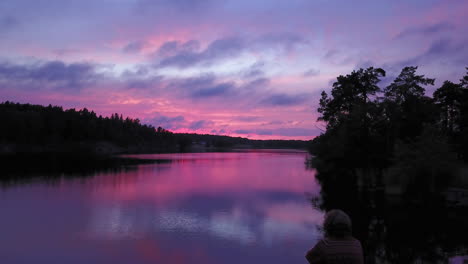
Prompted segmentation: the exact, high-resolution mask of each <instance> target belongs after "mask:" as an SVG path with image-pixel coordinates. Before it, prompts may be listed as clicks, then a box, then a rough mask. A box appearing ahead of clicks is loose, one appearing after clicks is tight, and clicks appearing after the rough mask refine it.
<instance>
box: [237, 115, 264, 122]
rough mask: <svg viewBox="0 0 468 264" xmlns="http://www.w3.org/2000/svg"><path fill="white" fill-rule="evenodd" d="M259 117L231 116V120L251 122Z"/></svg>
mask: <svg viewBox="0 0 468 264" xmlns="http://www.w3.org/2000/svg"><path fill="white" fill-rule="evenodd" d="M259 119H260V117H259V116H237V117H234V118H233V120H236V121H242V122H253V121H257V120H259Z"/></svg>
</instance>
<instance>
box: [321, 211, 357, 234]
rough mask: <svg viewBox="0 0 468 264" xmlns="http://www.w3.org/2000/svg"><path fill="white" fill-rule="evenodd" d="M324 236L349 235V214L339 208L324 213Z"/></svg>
mask: <svg viewBox="0 0 468 264" xmlns="http://www.w3.org/2000/svg"><path fill="white" fill-rule="evenodd" d="M323 227H324V229H325V236H327V237H330V236H331V237H346V236H350V235H351V231H352V229H351V219H350V218H349V216H348V215H347V214H346V213H345V212H343V211H341V210H339V209H334V210H331V211H329V212H327V214H326V215H325V220H324V221H323Z"/></svg>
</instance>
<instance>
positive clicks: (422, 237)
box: [313, 164, 468, 263]
mask: <svg viewBox="0 0 468 264" xmlns="http://www.w3.org/2000/svg"><path fill="white" fill-rule="evenodd" d="M357 174H358V173H356V172H354V171H352V170H346V169H342V168H340V167H339V166H336V167H335V168H332V167H331V165H330V164H329V165H327V167H324V168H323V169H322V168H317V174H316V178H317V180H318V181H319V183H320V184H321V186H322V190H321V193H320V196H319V197H317V198H316V199H315V200H313V203H314V204H315V205H316V206H317V207H319V208H320V209H322V210H331V209H333V208H340V209H343V210H344V211H346V212H347V213H349V215H350V216H351V218H352V219H353V233H354V235H355V236H356V237H357V238H358V239H360V240H361V242H362V243H363V246H364V251H365V255H366V258H367V262H366V263H415V262H418V261H423V262H429V263H435V262H437V261H447V260H448V258H449V257H450V256H453V255H455V254H458V255H459V254H467V253H468V252H466V247H467V246H468V241H467V240H466V234H467V233H468V225H467V224H466V223H468V212H467V210H466V209H464V208H454V207H448V206H447V205H446V203H445V201H444V199H443V197H442V196H441V195H440V194H438V193H434V192H430V191H429V190H427V191H426V192H424V191H421V188H424V187H421V186H420V188H419V189H414V188H412V187H410V186H408V188H406V189H405V190H404V194H403V195H402V196H398V197H392V196H390V195H386V194H385V191H386V190H385V186H383V185H380V186H379V185H376V186H366V187H362V186H358V184H357V182H358V180H357V179H358V178H359V176H358V175H357ZM416 184H417V183H416ZM414 191H417V192H418V199H414V197H415V196H414V195H413V194H412V192H414ZM421 193H422V194H423V195H424V197H421V196H420V195H421ZM463 250H465V252H463Z"/></svg>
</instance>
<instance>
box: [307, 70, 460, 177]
mask: <svg viewBox="0 0 468 264" xmlns="http://www.w3.org/2000/svg"><path fill="white" fill-rule="evenodd" d="M417 68H418V67H412V66H411V67H405V68H403V69H402V70H401V73H400V74H399V75H398V76H397V77H396V78H395V79H394V80H393V82H391V83H390V84H389V85H388V86H386V87H384V88H382V87H380V86H379V83H380V82H381V80H382V78H383V77H385V75H386V72H385V70H383V69H381V68H374V67H369V68H367V69H362V68H361V69H359V70H355V71H353V72H351V73H350V74H347V75H344V76H343V75H340V76H338V77H337V79H336V81H335V82H334V83H333V86H332V90H331V93H330V94H327V93H326V92H325V91H323V92H322V94H321V99H320V102H319V108H318V109H317V111H318V112H319V113H320V116H319V117H318V121H320V122H324V123H325V124H326V130H325V131H324V133H322V134H321V135H320V136H318V137H316V138H315V139H314V140H313V141H312V143H311V146H310V151H311V153H312V154H313V155H315V158H314V162H315V164H316V165H317V166H318V167H320V166H321V165H322V166H321V168H324V167H326V166H323V165H324V164H332V163H333V164H335V165H337V166H340V167H341V168H348V169H353V168H360V169H362V170H364V171H369V170H373V171H377V174H379V173H380V174H381V173H382V171H384V170H386V169H388V168H393V169H394V170H398V171H399V173H400V174H401V175H410V174H411V175H415V174H421V175H423V174H427V173H429V174H432V175H434V174H444V173H448V172H447V171H449V170H450V169H451V168H453V165H454V164H455V163H457V162H461V161H465V162H466V161H468V68H466V70H467V74H465V76H463V77H462V78H461V79H460V81H459V82H458V83H453V82H450V81H444V82H443V84H442V86H441V87H438V88H437V89H436V90H435V92H434V93H433V95H432V97H429V96H427V95H426V90H425V87H427V86H432V85H434V81H435V79H434V78H429V77H426V76H425V75H420V74H417V73H416V71H417Z"/></svg>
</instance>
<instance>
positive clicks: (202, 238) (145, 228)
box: [0, 151, 323, 264]
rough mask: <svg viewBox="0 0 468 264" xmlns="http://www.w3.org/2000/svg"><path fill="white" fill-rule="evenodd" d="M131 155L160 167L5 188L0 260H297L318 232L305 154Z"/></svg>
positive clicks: (0, 192)
mask: <svg viewBox="0 0 468 264" xmlns="http://www.w3.org/2000/svg"><path fill="white" fill-rule="evenodd" d="M133 157H141V158H145V159H147V158H151V159H160V160H164V161H165V162H161V163H158V164H144V165H134V166H128V167H124V168H121V169H113V170H104V171H103V170H101V171H96V172H93V173H92V174H91V175H78V176H80V177H77V175H73V177H67V175H62V176H63V177H60V178H58V179H55V180H44V179H43V178H40V177H39V178H38V179H37V180H32V181H28V182H26V183H22V184H10V185H4V186H3V187H2V189H0V210H1V216H0V261H1V263H166V264H171V263H206V264H208V263H305V259H304V254H305V252H306V251H307V250H308V249H309V248H310V247H312V246H313V245H314V244H315V243H316V241H317V240H318V239H319V238H320V237H321V236H322V234H321V231H320V225H321V222H322V220H323V213H322V212H321V211H319V210H317V209H314V208H313V207H312V206H311V203H310V201H309V200H308V197H310V196H311V195H312V196H314V195H318V194H319V193H320V185H319V184H318V183H317V182H316V181H315V179H314V171H313V170H307V169H306V166H305V164H304V163H305V160H306V157H307V154H306V153H305V152H300V151H244V152H229V153H186V154H155V155H137V156H135V155H134V156H133ZM25 166H27V165H25ZM38 176H42V175H38ZM81 176H83V177H81Z"/></svg>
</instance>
